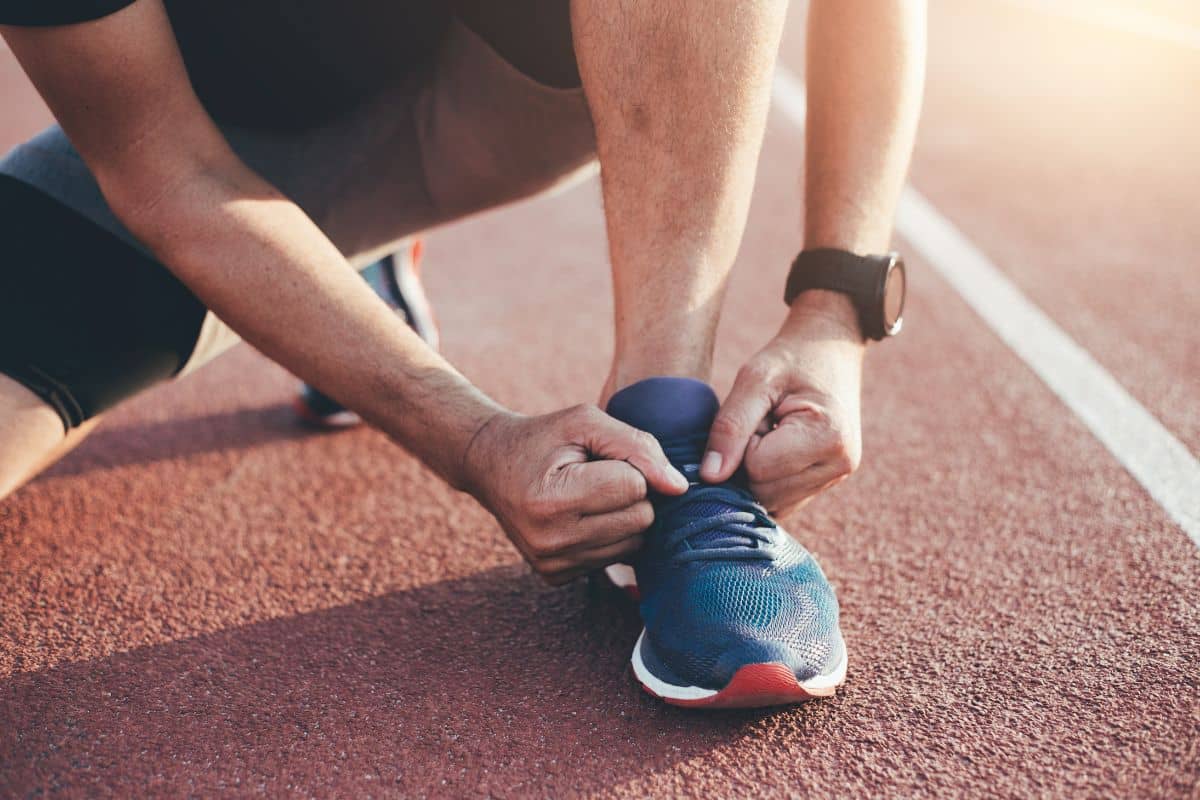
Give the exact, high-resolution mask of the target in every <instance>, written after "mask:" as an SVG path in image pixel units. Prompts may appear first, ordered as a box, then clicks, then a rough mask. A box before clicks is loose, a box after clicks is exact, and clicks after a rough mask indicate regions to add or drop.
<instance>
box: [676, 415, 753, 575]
mask: <svg viewBox="0 0 1200 800" xmlns="http://www.w3.org/2000/svg"><path fill="white" fill-rule="evenodd" d="M707 438H708V437H707V434H706V433H699V434H694V435H692V436H688V437H683V438H681V439H677V440H672V441H669V442H663V450H664V451H665V452H666V454H667V458H669V459H670V460H671V462H672V463H674V464H675V465H676V466H677V467H679V468H680V469H681V471H682V472H683V474H684V475H686V476H688V478H689V480H690V479H691V476H693V475H697V474H698V473H699V465H698V464H696V463H691V462H692V461H694V460H696V459H695V456H696V455H697V454H699V453H700V452H703V447H704V444H705V442H706V441H707ZM680 456H682V458H680ZM681 462H683V463H681ZM655 505H656V506H657V516H658V518H659V519H667V518H670V517H674V516H675V515H677V514H681V513H684V512H686V510H687V509H688V507H689V506H694V505H721V506H726V507H728V508H731V509H733V510H731V511H723V512H721V513H717V514H706V515H703V516H698V517H695V518H693V519H691V520H689V521H688V522H685V523H684V524H682V525H679V526H677V527H674V528H670V529H668V530H665V531H664V533H663V535H664V540H663V544H664V545H665V547H666V548H667V549H668V550H671V551H675V552H676V557H677V558H679V559H680V560H683V561H698V560H702V559H703V560H726V559H769V558H771V554H770V553H769V552H767V551H766V550H765V549H764V548H763V547H762V545H764V544H769V543H770V542H771V537H770V533H769V532H770V531H772V530H774V529H775V527H776V526H775V523H774V522H773V521H772V520H771V518H770V517H769V516H767V512H766V509H764V508H763V507H762V506H760V505H759V504H758V503H757V502H756V501H755V500H754V498H753V496H751V494H750V493H749V492H748V491H746V490H745V489H743V488H742V487H740V486H738V485H736V484H734V483H730V482H726V483H720V484H712V485H706V484H700V483H695V482H694V483H693V484H692V488H691V489H689V490H688V492H687V494H683V495H679V496H678V497H664V496H661V495H660V496H659V498H658V500H657V502H656V504H655ZM706 533H721V534H723V535H722V536H721V537H720V538H719V539H717V540H715V541H714V540H712V539H709V538H707V537H704V536H703V534H706ZM685 544H686V545H687V547H686V549H684V545H685Z"/></svg>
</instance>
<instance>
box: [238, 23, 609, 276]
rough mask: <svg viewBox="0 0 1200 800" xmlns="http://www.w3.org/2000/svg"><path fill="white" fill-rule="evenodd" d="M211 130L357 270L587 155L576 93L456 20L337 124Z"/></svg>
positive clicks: (531, 188) (568, 171) (569, 173)
mask: <svg viewBox="0 0 1200 800" xmlns="http://www.w3.org/2000/svg"><path fill="white" fill-rule="evenodd" d="M222 130H223V131H224V132H225V135H226V138H227V139H228V140H229V142H230V144H231V146H232V147H233V148H234V150H235V151H236V152H237V153H238V154H239V155H240V156H241V157H242V158H243V159H244V160H245V161H246V163H247V164H249V165H250V166H251V167H253V168H254V169H255V170H256V171H258V172H259V173H260V174H261V175H263V176H264V177H265V178H266V179H267V180H269V181H271V182H272V183H273V184H274V185H275V186H276V187H278V188H279V189H280V191H282V192H283V193H284V194H286V195H287V196H288V197H289V198H291V199H292V200H293V201H295V202H296V203H297V204H298V205H299V206H300V207H301V208H303V209H304V210H305V212H306V213H308V214H309V216H310V217H312V219H313V220H314V221H315V222H316V223H317V225H318V226H320V227H321V229H322V230H323V231H324V232H325V234H326V235H327V236H329V237H330V239H331V240H332V241H333V243H334V244H335V245H337V247H338V248H339V249H340V250H341V251H342V253H343V254H345V255H346V256H347V258H349V259H350V260H351V261H352V262H353V263H356V265H357V266H360V267H361V266H364V265H365V264H367V263H370V262H371V261H373V260H374V259H376V258H378V257H379V256H381V255H383V254H386V253H387V252H390V250H391V249H393V248H394V247H395V245H396V243H397V242H398V241H400V240H402V239H403V238H406V237H408V236H411V235H413V234H416V233H420V232H422V231H426V230H428V229H430V228H433V227H436V226H439V225H443V224H446V223H448V222H452V221H454V220H457V219H461V218H462V217H465V216H467V215H469V214H472V213H475V212H478V211H482V210H485V209H489V208H494V207H496V206H500V205H502V204H504V203H508V202H511V201H514V200H518V199H521V198H525V197H529V196H531V195H534V194H537V193H539V192H543V191H546V190H549V189H552V188H554V187H556V186H559V185H561V184H563V183H566V182H570V181H571V180H572V179H574V178H577V177H578V176H579V175H581V174H583V173H586V172H587V168H588V167H589V166H590V165H591V164H592V162H593V161H594V151H595V141H594V134H593V130H592V123H591V116H590V114H589V112H588V108H587V103H586V101H585V99H584V97H583V91H582V89H579V88H556V87H554V86H550V85H547V84H545V83H541V82H539V81H536V80H534V79H533V78H531V77H529V76H528V75H526V74H525V73H524V72H522V71H521V70H519V69H517V68H516V67H515V66H513V65H512V64H511V63H509V62H508V61H507V60H505V59H504V58H503V57H501V55H500V54H499V53H498V52H497V51H496V50H495V49H493V48H492V46H491V45H489V44H488V43H487V42H486V41H484V39H483V38H482V37H481V36H480V35H479V34H477V33H475V32H473V31H472V30H470V29H469V28H467V27H466V26H465V25H463V24H462V23H460V22H458V21H452V22H451V23H450V24H449V26H448V28H447V30H446V31H445V33H444V34H443V38H442V41H441V44H440V46H439V47H438V49H437V51H436V52H435V54H434V55H433V58H432V61H431V62H430V63H428V64H426V65H424V66H423V67H422V68H420V69H417V70H414V71H411V72H406V73H405V74H403V75H399V76H397V77H396V78H395V80H394V81H393V82H392V84H391V85H390V86H388V87H387V88H385V89H383V90H381V91H380V92H379V93H377V94H376V95H375V96H373V97H372V98H371V99H370V100H368V101H366V102H364V103H363V104H362V105H360V106H359V107H357V108H355V109H354V110H353V111H351V112H349V113H347V114H344V115H342V116H341V117H339V118H338V119H337V120H334V121H332V122H329V123H327V124H324V125H321V126H317V127H314V128H311V129H308V130H304V131H299V132H278V131H269V130H265V129H259V128H255V129H250V128H246V127H241V126H234V125H223V126H222Z"/></svg>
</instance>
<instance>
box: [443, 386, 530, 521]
mask: <svg viewBox="0 0 1200 800" xmlns="http://www.w3.org/2000/svg"><path fill="white" fill-rule="evenodd" d="M519 417H520V415H519V414H515V413H513V412H511V411H508V410H506V409H498V410H495V411H493V412H491V413H490V414H488V415H487V416H485V417H484V418H483V419H482V420H480V421H478V423H477V424H476V425H475V429H474V432H473V433H472V434H471V436H470V438H469V439H468V440H467V444H466V446H465V447H464V448H463V450H462V454H461V455H460V457H459V458H458V462H457V463H458V469H457V474H456V475H455V476H454V477H453V478H452V479H451V480H450V484H451V485H452V486H453V487H454V488H455V489H458V490H459V491H461V492H466V493H467V494H469V495H471V496H472V497H474V498H475V499H476V500H478V501H479V502H480V503H482V504H483V505H484V506H487V502H486V498H485V497H484V494H485V492H484V490H483V487H484V485H485V483H486V481H485V478H486V476H487V475H489V474H490V473H492V472H493V471H494V464H493V463H492V457H491V452H492V451H493V450H494V448H493V446H492V442H493V440H494V439H495V438H496V437H497V435H498V434H499V431H500V429H501V428H503V427H504V426H505V423H507V422H511V421H513V420H516V419H518V418H519Z"/></svg>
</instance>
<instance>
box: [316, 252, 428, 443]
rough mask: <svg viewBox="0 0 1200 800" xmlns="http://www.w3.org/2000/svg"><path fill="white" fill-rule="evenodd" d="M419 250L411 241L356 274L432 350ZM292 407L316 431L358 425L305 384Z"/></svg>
mask: <svg viewBox="0 0 1200 800" xmlns="http://www.w3.org/2000/svg"><path fill="white" fill-rule="evenodd" d="M423 249H424V245H423V243H422V241H421V240H420V239H414V240H413V241H412V243H411V244H409V245H408V246H406V247H404V248H402V249H401V250H399V251H398V252H396V253H395V254H393V255H390V256H387V257H386V258H383V259H381V260H379V261H376V262H375V263H374V264H372V265H371V266H369V267H367V268H366V269H364V270H363V271H362V272H361V273H360V274H361V275H362V277H363V280H365V281H366V282H367V283H368V284H370V286H371V288H372V289H374V290H375V294H377V295H379V296H380V297H382V298H383V300H384V302H386V303H387V304H388V305H389V306H391V307H392V308H393V309H395V311H396V313H397V314H400V315H401V316H403V317H404V320H405V321H406V322H407V323H408V324H409V326H410V327H411V328H412V329H413V330H414V331H416V332H417V335H418V336H420V337H421V338H422V339H424V340H425V341H426V342H428V343H429V346H430V347H432V348H433V349H435V350H436V349H437V347H438V330H437V323H436V322H435V321H434V318H433V307H432V306H431V305H430V304H429V298H428V297H426V296H425V289H424V287H423V286H421V274H420V267H421V254H422V251H423ZM295 408H296V414H297V415H298V416H299V417H300V419H301V420H303V421H304V422H305V423H307V424H309V425H312V426H313V427H317V428H349V427H352V426H354V425H357V424H359V423H360V422H362V419H361V418H360V417H359V416H358V414H355V413H354V412H353V411H351V410H349V409H348V408H346V407H345V406H343V405H342V404H341V403H339V402H338V401H336V400H334V399H333V398H332V397H330V396H329V395H327V394H324V393H323V392H321V391H320V390H318V389H316V388H315V387H312V386H309V385H308V384H304V385H303V387H302V388H301V390H300V394H299V396H297V397H296V401H295Z"/></svg>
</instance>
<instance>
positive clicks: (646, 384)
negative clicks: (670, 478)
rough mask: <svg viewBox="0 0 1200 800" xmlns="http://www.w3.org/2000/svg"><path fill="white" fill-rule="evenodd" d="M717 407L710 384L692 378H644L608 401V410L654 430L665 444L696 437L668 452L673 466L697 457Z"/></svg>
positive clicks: (715, 397) (625, 420)
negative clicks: (690, 442) (688, 443)
mask: <svg viewBox="0 0 1200 800" xmlns="http://www.w3.org/2000/svg"><path fill="white" fill-rule="evenodd" d="M718 408H720V402H719V401H718V400H717V394H716V392H714V391H713V390H712V387H711V386H709V385H708V384H707V383H704V382H703V381H698V380H695V379H693V378H647V379H646V380H644V381H638V382H637V383H635V384H632V385H630V386H626V387H625V388H624V389H622V390H621V391H619V392H617V393H616V394H614V395H613V396H612V399H611V400H609V401H608V413H609V414H611V415H612V416H614V417H616V418H617V419H619V420H621V421H622V422H626V423H629V424H630V425H632V426H633V427H635V428H640V429H641V430H644V431H646V432H647V433H650V434H653V435H654V437H655V438H656V439H658V440H659V441H660V442H662V443H663V444H664V445H668V444H674V443H677V442H680V441H681V440H684V439H689V440H690V439H695V440H697V441H696V443H693V444H692V446H691V447H686V448H683V452H671V453H668V454H667V456H668V458H670V459H671V461H672V462H674V463H675V464H676V466H680V463H679V462H684V463H693V464H694V463H698V462H699V461H700V456H701V455H702V452H703V449H704V437H706V436H707V434H708V429H709V428H710V427H711V426H712V422H713V419H715V418H716V416H717V409H718ZM671 449H672V450H674V449H676V448H671ZM689 477H690V476H689Z"/></svg>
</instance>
